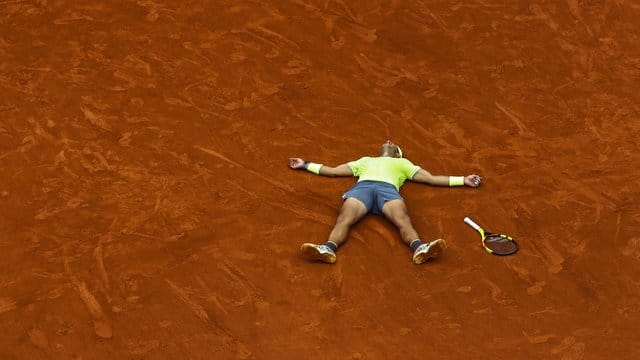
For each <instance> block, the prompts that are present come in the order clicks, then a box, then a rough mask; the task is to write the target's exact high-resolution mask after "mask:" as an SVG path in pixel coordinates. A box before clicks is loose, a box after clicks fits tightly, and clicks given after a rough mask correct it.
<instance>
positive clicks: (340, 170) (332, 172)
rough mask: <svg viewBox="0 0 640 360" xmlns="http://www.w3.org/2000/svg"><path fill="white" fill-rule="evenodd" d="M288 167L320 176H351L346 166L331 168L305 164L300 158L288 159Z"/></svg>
mask: <svg viewBox="0 0 640 360" xmlns="http://www.w3.org/2000/svg"><path fill="white" fill-rule="evenodd" d="M289 167H290V168H292V169H296V170H307V171H309V172H312V173H314V174H318V175H322V176H353V170H351V168H350V167H349V165H347V164H342V165H338V166H336V167H331V166H327V165H322V164H315V163H311V162H306V161H304V160H302V159H300V158H289Z"/></svg>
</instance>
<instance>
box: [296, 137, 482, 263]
mask: <svg viewBox="0 0 640 360" xmlns="http://www.w3.org/2000/svg"><path fill="white" fill-rule="evenodd" d="M289 166H290V167H291V168H292V169H305V170H307V171H309V172H312V173H314V174H316V175H323V176H357V177H358V182H357V183H356V184H355V185H354V186H353V187H352V188H351V189H350V190H349V191H347V192H346V193H345V194H344V195H342V199H343V200H344V203H343V204H342V209H341V210H340V215H338V219H337V220H336V225H335V226H334V227H333V230H331V233H330V234H329V239H328V240H327V242H326V243H324V244H322V245H318V244H312V243H304V244H302V247H301V248H300V251H301V253H302V255H303V256H304V257H305V258H307V259H309V260H317V261H322V262H325V263H329V264H332V263H335V262H336V250H337V249H338V247H339V246H340V245H341V244H342V243H343V242H345V240H346V239H347V234H348V232H349V228H350V227H351V226H352V225H353V224H355V223H357V222H358V221H359V220H360V219H362V217H363V216H364V215H366V214H367V213H374V214H377V215H381V214H383V215H384V216H385V217H386V218H387V219H389V220H390V221H391V222H392V223H393V224H394V225H395V226H396V227H397V228H398V230H400V236H401V237H402V241H404V242H405V243H406V244H407V245H408V246H409V247H410V248H411V250H412V251H413V262H414V263H416V264H422V263H423V262H425V261H427V260H429V259H432V258H435V257H437V256H438V255H439V254H440V253H441V252H442V250H443V249H444V247H445V241H444V239H436V240H433V241H431V242H428V243H423V242H422V241H421V240H420V238H419V237H418V233H417V232H416V230H415V229H414V228H413V225H411V219H410V218H409V213H408V210H407V206H406V204H405V203H404V199H403V198H402V196H400V193H399V190H400V187H401V186H402V184H403V183H404V182H405V180H407V179H409V180H413V181H415V182H418V183H424V184H429V185H435V186H469V187H473V188H476V187H478V186H480V183H481V182H482V177H480V176H478V175H475V174H473V175H468V176H442V175H431V174H430V173H429V172H428V171H426V170H424V169H422V168H420V167H419V166H416V165H414V164H413V163H411V161H409V160H407V159H405V158H403V157H402V150H401V149H400V147H399V146H398V145H396V144H394V143H393V142H392V141H391V140H387V142H386V143H384V144H383V145H382V148H381V149H380V156H379V157H363V158H360V159H359V160H357V161H351V162H348V163H346V164H342V165H339V166H337V167H330V166H326V165H322V164H316V163H311V162H306V161H304V160H302V159H300V158H289Z"/></svg>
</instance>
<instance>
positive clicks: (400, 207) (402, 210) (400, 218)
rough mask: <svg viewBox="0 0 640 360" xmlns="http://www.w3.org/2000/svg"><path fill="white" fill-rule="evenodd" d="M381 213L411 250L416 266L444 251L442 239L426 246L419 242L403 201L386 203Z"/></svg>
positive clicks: (396, 200) (397, 200)
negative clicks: (396, 229) (395, 228)
mask: <svg viewBox="0 0 640 360" xmlns="http://www.w3.org/2000/svg"><path fill="white" fill-rule="evenodd" d="M382 213H383V214H384V216H385V217H386V218H387V219H389V221H391V223H393V224H394V225H395V226H396V227H397V228H398V230H399V231H400V237H401V238H402V241H403V242H404V243H405V244H407V245H408V246H409V247H410V248H411V250H413V261H414V262H415V263H416V264H422V263H423V262H425V261H427V260H429V259H431V258H434V257H437V256H438V255H440V253H441V252H442V250H443V249H444V246H445V242H444V240H443V239H436V240H433V241H431V242H429V243H426V244H425V243H423V242H422V241H421V240H420V238H419V237H418V232H417V231H416V230H415V229H414V228H413V225H412V224H411V218H409V210H408V209H407V205H406V204H405V202H404V200H402V199H395V200H391V201H387V202H386V203H385V204H384V205H383V206H382Z"/></svg>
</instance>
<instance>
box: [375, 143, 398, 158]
mask: <svg viewBox="0 0 640 360" xmlns="http://www.w3.org/2000/svg"><path fill="white" fill-rule="evenodd" d="M402 155H403V154H402V150H401V149H400V146H398V145H396V144H394V143H393V141H391V140H387V142H385V143H384V144H382V148H380V156H388V157H395V158H401V157H402Z"/></svg>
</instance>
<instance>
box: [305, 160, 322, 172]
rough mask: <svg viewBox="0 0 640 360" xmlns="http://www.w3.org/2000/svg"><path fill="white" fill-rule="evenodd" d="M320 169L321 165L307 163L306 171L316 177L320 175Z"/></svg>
mask: <svg viewBox="0 0 640 360" xmlns="http://www.w3.org/2000/svg"><path fill="white" fill-rule="evenodd" d="M321 167H322V164H316V163H312V162H310V163H307V171H308V172H312V173H314V174H316V175H320V168H321Z"/></svg>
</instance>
